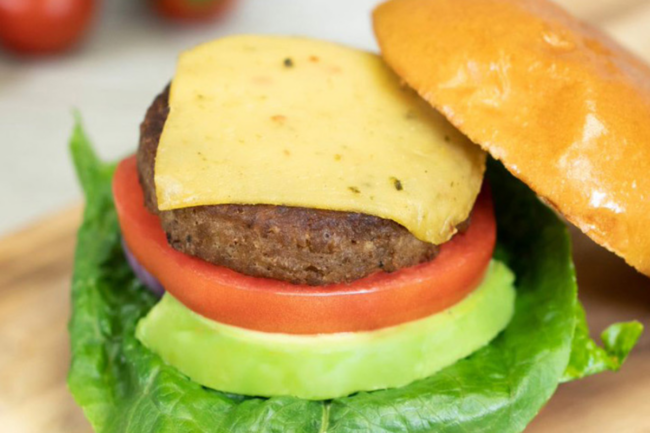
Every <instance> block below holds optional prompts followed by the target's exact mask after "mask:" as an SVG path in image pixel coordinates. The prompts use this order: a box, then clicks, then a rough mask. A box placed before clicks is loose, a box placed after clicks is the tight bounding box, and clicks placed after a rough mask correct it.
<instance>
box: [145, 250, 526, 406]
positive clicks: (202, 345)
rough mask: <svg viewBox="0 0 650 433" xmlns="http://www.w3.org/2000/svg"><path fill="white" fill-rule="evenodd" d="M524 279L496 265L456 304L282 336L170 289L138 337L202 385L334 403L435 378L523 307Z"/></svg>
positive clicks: (476, 347) (223, 389) (504, 267)
mask: <svg viewBox="0 0 650 433" xmlns="http://www.w3.org/2000/svg"><path fill="white" fill-rule="evenodd" d="M513 282H514V275H513V274H512V272H510V270H509V269H508V268H507V267H506V266H505V265H504V264H502V263H500V262H497V261H493V262H492V263H491V264H490V268H489V269H488V272H487V274H486V277H485V279H484V281H483V283H482V284H481V286H480V287H479V288H477V289H476V291H474V292H473V293H472V294H471V295H470V296H468V297H467V298H465V299H464V300H463V301H461V302H460V303H458V304H456V305H455V306H453V307H452V308H449V309H447V310H445V311H442V312H440V313H437V314H434V315H432V316H429V317H426V318H424V319H420V320H416V321H413V322H408V323H405V324H402V325H398V326H393V327H390V328H385V329H381V330H377V331H373V332H350V333H339V334H321V335H314V336H304V335H289V334H274V333H267V332H258V331H252V330H248V329H243V328H237V327H234V326H229V325H224V324H222V323H219V322H215V321H213V320H210V319H206V318H204V317H202V316H200V315H198V314H196V313H194V312H193V311H191V310H189V309H188V308H186V307H185V306H184V305H183V304H181V303H180V302H179V301H177V300H176V299H175V298H173V297H172V296H171V295H170V294H166V295H165V296H164V297H163V299H162V301H161V302H160V303H158V305H156V306H155V307H154V308H153V309H152V310H151V312H149V314H148V315H147V317H145V318H144V319H143V320H141V321H140V323H139V324H138V328H137V331H136V337H137V338H138V339H139V340H140V341H141V342H142V343H143V344H144V345H145V346H146V347H148V348H149V349H150V350H151V351H152V352H154V353H157V354H158V355H160V357H161V358H162V359H163V360H165V361H166V362H167V363H169V364H170V365H172V366H174V367H176V368H177V369H178V370H179V371H180V372H181V373H183V374H185V375H187V376H188V377H189V378H191V379H192V380H194V381H195V382H197V383H200V384H201V385H204V386H207V387H210V388H214V389H218V390H221V391H226V392H232V393H237V394H244V395H255V396H266V397H270V396H276V395H291V396H295V397H301V398H306V399H310V400H326V399H331V398H336V397H343V396H346V395H350V394H352V393H354V392H357V391H370V390H376V389H385V388H393V387H399V386H404V385H407V384H409V383H411V382H413V381H415V380H417V379H422V378H424V377H427V376H430V375H432V374H433V373H435V372H437V371H439V370H441V369H443V368H444V367H447V366H449V365H451V364H453V363H455V362H456V361H458V360H459V359H462V358H465V357H466V356H468V355H469V354H471V353H472V352H475V351H476V350H478V349H479V348H481V347H483V346H485V345H486V344H488V343H489V342H490V341H491V340H492V339H493V338H494V337H495V336H496V335H497V334H498V333H499V332H500V331H502V330H503V329H504V328H505V327H506V325H507V324H508V322H509V321H510V319H511V318H512V314H513V311H514V302H515V289H514V287H513Z"/></svg>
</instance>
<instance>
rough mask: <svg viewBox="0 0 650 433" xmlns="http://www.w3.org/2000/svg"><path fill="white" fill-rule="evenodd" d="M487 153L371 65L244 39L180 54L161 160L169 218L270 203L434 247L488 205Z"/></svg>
mask: <svg viewBox="0 0 650 433" xmlns="http://www.w3.org/2000/svg"><path fill="white" fill-rule="evenodd" d="M484 170H485V154H484V152H483V151H481V150H480V149H479V147H478V146H475V145H473V144H472V143H470V142H469V141H468V140H467V139H466V138H465V137H464V136H462V135H461V134H460V133H459V132H458V131H457V130H456V129H455V128H454V127H453V126H451V125H450V124H449V123H448V122H447V121H446V120H444V118H443V117H442V116H441V115H440V114H438V113H437V112H436V111H435V110H433V109H432V108H431V107H430V106H429V105H427V104H426V103H425V102H424V101H422V100H421V99H420V98H419V97H418V96H417V95H416V94H415V93H414V92H412V91H411V90H409V89H406V88H404V87H403V86H401V85H400V81H399V79H398V78H397V76H396V75H394V74H393V72H391V71H390V70H389V69H388V67H387V66H386V65H385V64H384V63H383V61H382V60H381V59H380V58H379V57H378V56H376V55H374V54H370V53H366V52H362V51H358V50H355V49H351V48H346V47H343V46H339V45H335V44H331V43H326V42H320V41H315V40H310V39H302V38H289V37H269V36H237V37H229V38H225V39H220V40H217V41H214V42H211V43H207V44H205V45H201V46H199V47H197V48H195V49H193V50H190V51H188V52H185V53H184V54H182V56H181V58H180V61H179V64H178V69H177V73H176V76H175V78H174V80H173V82H172V87H171V94H170V113H169V117H168V119H167V122H166V124H165V127H164V130H163V134H162V137H161V140H160V144H159V147H158V153H157V157H156V165H155V183H156V192H157V197H158V204H159V208H160V210H170V209H178V208H184V207H191V206H202V205H218V204H270V205H286V206H299V207H306V208H318V209H329V210H338V211H348V212H360V213H364V214H369V215H375V216H378V217H382V218H386V219H390V220H393V221H396V222H397V223H399V224H401V225H403V226H404V227H406V228H407V229H408V230H409V231H410V232H411V233H413V234H414V235H415V236H416V237H417V238H419V239H421V240H424V241H428V242H431V243H434V244H440V243H443V242H445V241H447V240H449V238H450V237H451V236H452V235H453V234H454V232H455V228H454V227H455V225H457V224H458V223H460V222H462V221H464V220H465V219H466V218H467V217H468V215H469V213H470V211H471V209H472V207H473V204H474V201H475V199H476V196H477V194H478V192H479V189H480V186H481V181H482V177H483V172H484Z"/></svg>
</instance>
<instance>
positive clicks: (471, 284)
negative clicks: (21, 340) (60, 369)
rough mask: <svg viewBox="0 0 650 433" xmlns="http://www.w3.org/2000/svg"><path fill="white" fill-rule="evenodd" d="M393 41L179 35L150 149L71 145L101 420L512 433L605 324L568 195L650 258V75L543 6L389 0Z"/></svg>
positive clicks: (590, 364)
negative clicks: (82, 200)
mask: <svg viewBox="0 0 650 433" xmlns="http://www.w3.org/2000/svg"><path fill="white" fill-rule="evenodd" d="M374 25H375V32H376V35H377V38H378V42H379V45H380V47H381V53H382V55H381V57H379V56H377V55H375V54H372V53H367V52H363V51H359V50H356V49H352V48H348V47H344V46H340V45H336V44H332V43H329V42H324V41H317V40H312V39H307V38H298V37H279V36H255V35H244V36H231V37H227V38H223V39H219V40H216V41H213V42H208V43H206V44H204V45H201V46H199V47H197V48H194V49H192V50H189V51H187V52H185V53H183V54H182V55H181V57H180V59H179V62H178V66H177V71H176V74H175V76H174V78H173V79H172V82H171V85H170V86H169V87H168V88H166V89H164V90H163V91H162V93H161V94H160V95H159V96H157V97H156V98H155V100H154V102H153V104H152V105H151V107H150V108H149V110H148V111H147V113H146V116H145V119H144V121H143V123H142V126H141V138H140V145H139V148H138V150H137V154H136V155H134V156H131V157H127V158H125V159H124V160H122V161H120V162H119V163H118V164H112V163H104V162H101V161H100V160H99V159H98V158H97V157H96V155H95V153H94V151H93V149H92V147H91V145H90V144H89V141H88V139H87V137H86V135H85V133H84V132H83V130H82V128H81V126H80V124H78V125H77V127H76V129H75V132H74V134H73V137H72V140H71V150H72V154H73V158H74V161H75V164H76V167H77V172H78V175H79V179H80V182H81V184H82V186H83V188H84V190H85V194H86V199H87V206H86V211H85V217H84V222H83V225H82V227H81V228H80V230H79V238H78V247H77V255H76V263H75V273H74V282H73V295H72V296H73V307H74V308H73V316H72V320H71V323H70V333H71V341H72V354H73V358H72V365H71V370H70V375H69V386H70V389H71V391H72V393H73V395H74V397H75V399H76V400H77V402H78V403H79V404H80V405H81V407H82V408H83V409H84V412H85V414H86V416H87V417H88V419H89V420H90V422H91V424H92V425H93V427H94V428H95V430H96V431H98V432H138V433H146V432H262V431H263V432H267V431H268V432H325V431H328V432H351V431H373V432H374V431H377V432H387V431H391V432H398V431H404V432H405V431H409V432H431V431H436V432H456V431H462V432H499V433H504V432H520V431H522V430H523V429H524V428H525V426H526V425H527V424H528V422H529V421H530V420H531V419H532V418H533V417H534V416H535V415H536V414H537V413H538V412H539V410H540V409H541V408H542V407H543V406H544V404H545V403H546V402H547V401H548V400H549V398H550V397H551V395H552V394H553V392H554V391H555V389H556V388H557V386H558V384H559V383H562V382H566V381H571V380H575V379H579V378H581V377H584V376H587V375H591V374H595V373H599V372H602V371H606V370H617V369H619V368H620V366H621V364H622V363H623V361H624V360H625V358H626V357H627V355H628V353H629V352H630V350H631V349H632V348H633V346H634V345H635V343H636V341H637V339H638V337H639V335H640V333H641V330H642V326H641V325H640V324H639V323H637V322H630V323H619V324H614V325H612V326H611V327H609V328H608V329H607V330H606V331H605V332H604V333H603V346H602V347H600V346H599V345H597V344H596V343H595V342H594V341H593V340H591V338H590V337H589V330H588V328H587V324H586V320H585V314H584V311H583V309H582V307H581V306H580V303H579V302H578V300H577V293H576V282H575V273H574V268H573V264H572V261H571V245H570V240H569V236H568V233H567V229H566V227H565V225H564V223H563V222H562V221H561V220H560V219H559V218H558V216H557V215H558V214H560V215H562V216H564V217H565V218H566V219H567V220H568V221H570V222H572V223H573V224H575V225H576V226H578V227H579V228H581V229H582V230H583V231H584V232H585V233H587V234H588V235H589V236H590V237H592V238H593V239H594V240H596V241H597V242H599V243H600V244H602V245H603V246H605V247H606V248H608V249H610V250H612V251H613V252H615V253H616V254H619V255H620V256H622V257H624V258H625V259H626V260H627V261H628V262H629V263H630V264H631V265H632V266H634V267H636V268H637V269H638V270H639V271H641V272H642V273H645V274H646V275H650V255H648V253H647V252H648V251H650V236H648V231H647V230H646V229H645V225H647V222H648V217H647V215H648V214H650V213H649V211H650V206H649V205H648V203H650V201H648V200H647V197H646V191H649V190H650V176H648V174H647V173H648V172H650V171H649V170H650V148H649V147H648V146H646V144H645V143H647V142H649V141H650V127H648V126H647V122H646V119H647V118H648V116H649V115H650V104H648V102H647V101H649V100H650V87H648V85H647V83H648V82H649V81H650V69H649V68H648V67H647V66H645V65H644V64H642V63H641V62H640V61H638V60H637V59H636V58H634V57H633V56H632V55H631V54H629V53H627V52H626V51H625V50H623V49H622V48H621V47H619V46H618V45H616V44H615V43H614V42H612V41H611V40H610V39H608V38H607V37H606V36H604V35H602V34H601V33H599V32H598V31H596V30H594V29H592V28H591V27H588V26H586V25H585V24H582V23H580V22H579V21H577V20H575V19H574V18H572V17H570V16H569V15H568V14H567V13H566V12H564V11H563V10H561V9H559V8H558V7H556V6H554V5H552V4H550V3H548V2H546V1H543V0H463V1H458V0H390V1H389V2H387V3H385V4H383V5H381V6H379V7H378V8H377V9H376V11H375V13H374Z"/></svg>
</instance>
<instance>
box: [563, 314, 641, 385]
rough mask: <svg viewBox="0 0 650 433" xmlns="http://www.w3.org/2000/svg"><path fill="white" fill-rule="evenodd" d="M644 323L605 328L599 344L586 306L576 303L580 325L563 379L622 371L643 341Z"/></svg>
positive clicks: (615, 325) (570, 379)
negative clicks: (588, 324) (587, 315)
mask: <svg viewBox="0 0 650 433" xmlns="http://www.w3.org/2000/svg"><path fill="white" fill-rule="evenodd" d="M641 332H643V325H642V324H641V323H639V322H626V323H616V324H614V325H611V326H610V327H608V328H607V329H605V330H604V331H603V333H602V334H601V335H600V339H601V340H602V341H603V347H599V346H598V345H597V344H596V342H595V341H594V340H592V339H591V337H589V327H588V326H587V317H586V315H585V311H584V309H583V308H582V305H580V304H576V325H575V332H574V334H573V347H572V349H571V358H570V360H569V365H568V366H567V368H566V371H565V372H564V375H563V376H562V379H561V382H569V381H572V380H576V379H581V378H583V377H586V376H591V375H592V374H597V373H602V372H603V371H618V370H619V369H620V368H621V366H622V365H623V362H624V361H625V359H626V358H627V356H628V354H629V353H630V351H631V350H632V348H633V347H634V346H635V345H636V343H637V341H639V337H641Z"/></svg>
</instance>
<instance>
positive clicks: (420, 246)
mask: <svg viewBox="0 0 650 433" xmlns="http://www.w3.org/2000/svg"><path fill="white" fill-rule="evenodd" d="M168 102H169V88H167V89H165V90H164V91H163V93H161V94H160V95H158V97H157V98H156V99H155V100H154V102H153V104H152V105H151V107H149V110H148V111H147V114H146V117H145V119H144V122H143V123H142V125H141V127H140V146H139V149H138V156H137V159H138V172H139V177H140V183H141V185H142V188H143V190H144V196H145V204H146V206H147V208H148V209H149V211H151V212H152V213H155V214H157V215H159V217H160V221H161V224H162V228H163V230H164V231H165V233H166V234H167V240H168V241H169V244H170V245H171V246H172V247H173V248H175V249H176V250H178V251H181V252H183V253H185V254H189V255H192V256H196V257H199V258H201V259H203V260H206V261H208V262H210V263H214V264H216V265H220V266H225V267H228V268H230V269H233V270H235V271H237V272H240V273H243V274H246V275H251V276H256V277H265V278H273V279H277V280H283V281H288V282H290V283H294V284H309V285H326V284H333V283H340V282H351V281H354V280H357V279H359V278H362V277H365V276H367V275H370V274H372V273H375V272H378V271H386V272H393V271H396V270H398V269H401V268H404V267H408V266H413V265H416V264H419V263H422V262H426V261H429V260H431V259H433V258H434V257H435V256H436V254H437V252H438V247H437V246H435V245H433V244H430V243H426V242H422V241H420V240H418V239H416V238H415V237H414V236H413V235H412V234H411V233H409V231H408V230H406V229H405V228H404V227H402V226H401V225H399V224H397V223H395V222H393V221H390V220H386V219H383V218H379V217H375V216H370V215H365V214H360V213H353V212H338V211H329V210H317V209H308V208H301V207H287V206H271V205H241V204H226V205H216V206H197V207H190V208H185V209H177V210H170V211H159V210H158V207H157V203H156V193H155V185H154V161H155V157H156V151H157V149H158V142H159V140H160V135H161V133H162V130H163V126H164V124H165V121H166V120H167V116H168V114H169V106H168V105H169V104H168Z"/></svg>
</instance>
